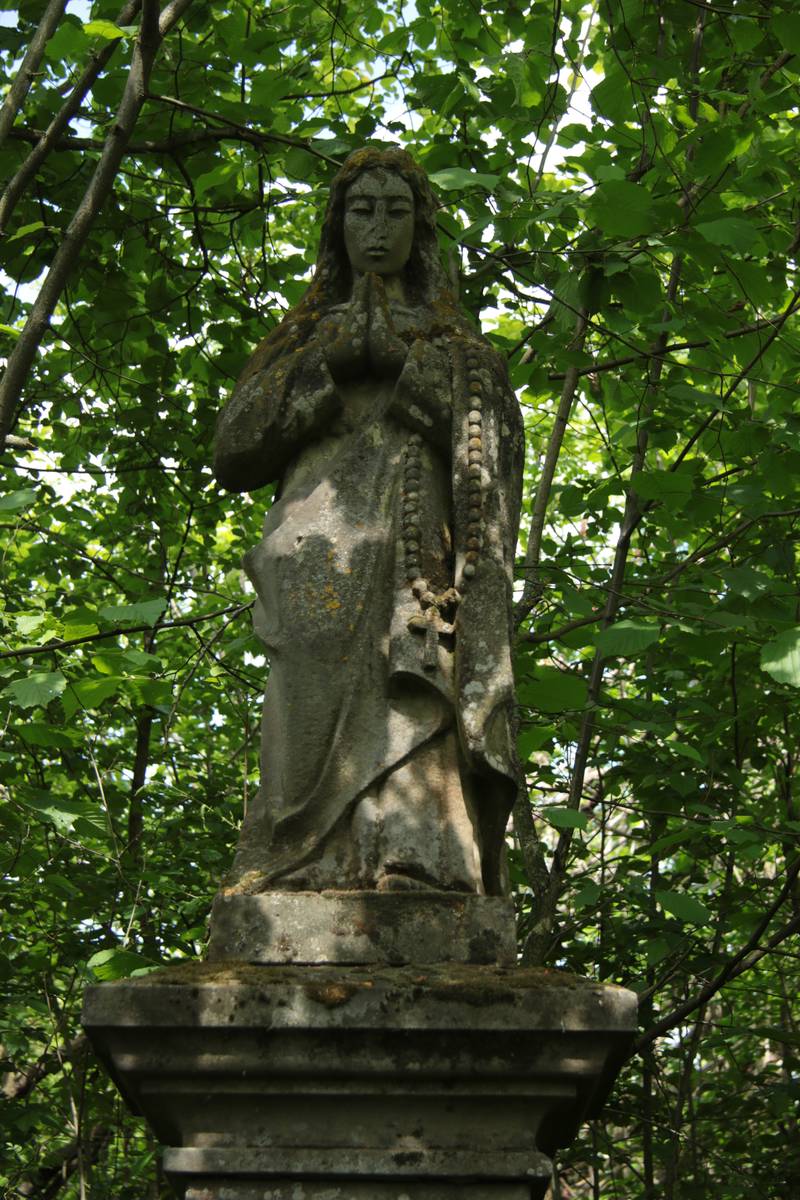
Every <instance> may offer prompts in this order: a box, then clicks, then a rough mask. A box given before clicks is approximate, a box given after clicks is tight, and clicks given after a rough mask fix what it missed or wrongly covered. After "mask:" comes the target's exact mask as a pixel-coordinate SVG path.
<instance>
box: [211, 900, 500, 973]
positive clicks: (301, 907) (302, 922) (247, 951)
mask: <svg viewBox="0 0 800 1200" xmlns="http://www.w3.org/2000/svg"><path fill="white" fill-rule="evenodd" d="M208 957H209V959H210V960H211V961H212V962H218V961H221V960H226V959H236V960H238V961H239V962H249V963H265V964H266V963H342V964H347V963H350V964H358V963H362V964H363V963H375V964H381V963H384V964H389V965H401V964H403V963H409V962H414V963H417V964H420V965H424V964H428V963H441V962H463V963H487V964H488V963H499V964H500V965H503V966H511V965H513V963H514V962H515V961H516V934H515V925H514V908H513V904H512V902H511V900H510V899H507V898H505V897H500V896H471V895H464V894H461V895H459V894H453V893H448V892H264V893H263V894H261V895H259V896H242V895H238V894H233V895H226V894H225V893H224V892H223V893H220V894H219V895H218V896H217V898H216V900H215V901H214V908H213V911H212V914H211V942H210V945H209V952H208Z"/></svg>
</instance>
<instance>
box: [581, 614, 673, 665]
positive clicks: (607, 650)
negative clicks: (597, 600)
mask: <svg viewBox="0 0 800 1200" xmlns="http://www.w3.org/2000/svg"><path fill="white" fill-rule="evenodd" d="M660 636H661V626H660V625H659V624H658V623H657V622H656V621H645V620H636V619H630V620H624V621H617V623H616V624H615V625H610V626H609V627H608V629H603V630H602V631H601V632H600V633H599V634H598V635H597V638H596V640H595V645H596V646H597V649H598V650H599V651H600V653H601V654H603V655H604V656H606V657H608V658H613V657H619V658H633V657H635V655H637V654H642V653H643V652H644V651H645V650H646V649H647V648H648V646H652V645H653V643H654V642H657V641H658V639H659V637H660Z"/></svg>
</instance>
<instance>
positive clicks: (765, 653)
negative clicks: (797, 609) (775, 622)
mask: <svg viewBox="0 0 800 1200" xmlns="http://www.w3.org/2000/svg"><path fill="white" fill-rule="evenodd" d="M760 662H761V670H762V671H766V672H767V674H768V675H771V676H772V678H773V679H777V681H778V683H789V684H791V686H792V687H800V626H796V627H795V628H794V629H786V630H784V632H783V633H779V634H778V636H777V637H776V638H773V640H772V641H771V642H767V644H766V645H765V646H762V647H761V658H760Z"/></svg>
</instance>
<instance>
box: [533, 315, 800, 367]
mask: <svg viewBox="0 0 800 1200" xmlns="http://www.w3.org/2000/svg"><path fill="white" fill-rule="evenodd" d="M798 308H800V305H798V304H795V305H794V307H793V308H792V309H791V311H790V312H788V313H786V312H784V313H780V314H779V315H778V316H777V317H762V318H761V320H760V321H751V322H750V324H749V325H741V326H739V328H738V329H730V330H728V332H727V333H723V335H722V336H723V337H724V338H726V339H728V340H730V339H731V338H739V337H744V336H745V335H746V334H748V333H759V332H760V331H761V330H762V329H770V328H772V327H774V325H775V322H776V321H780V322H781V323H782V322H783V321H785V320H786V319H787V317H790V316H792V314H793V313H795V312H797V311H798ZM712 341H713V339H712V338H701V339H698V340H697V341H695V342H672V343H671V344H669V345H667V346H665V347H664V351H663V353H664V355H667V354H675V353H677V352H678V351H679V350H702V349H704V348H705V347H706V346H710V345H711V344H712ZM652 354H653V350H652V348H650V347H648V348H644V347H643V348H642V349H641V350H640V351H639V352H638V353H636V354H626V355H624V356H622V357H620V358H612V359H608V360H607V361H606V362H601V363H592V364H591V366H587V367H570V370H569V371H551V372H550V374H549V375H548V376H547V378H548V379H549V380H551V381H552V382H554V383H556V382H558V381H559V380H562V379H566V378H567V377H568V375H569V374H570V372H571V371H573V370H574V371H575V372H576V373H577V375H579V376H581V375H600V374H601V373H602V372H603V371H615V370H616V369H617V367H626V366H628V364H629V363H634V362H639V361H640V360H641V359H642V358H650V357H651V356H652Z"/></svg>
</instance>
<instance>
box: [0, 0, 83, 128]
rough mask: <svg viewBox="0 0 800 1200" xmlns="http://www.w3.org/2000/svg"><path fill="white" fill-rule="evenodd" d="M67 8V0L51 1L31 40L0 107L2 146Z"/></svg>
mask: <svg viewBox="0 0 800 1200" xmlns="http://www.w3.org/2000/svg"><path fill="white" fill-rule="evenodd" d="M66 6H67V3H66V0H50V3H49V4H48V5H47V8H46V9H45V10H44V14H43V16H42V19H41V21H40V22H39V25H38V27H37V29H36V33H35V34H34V35H33V37H32V38H31V40H30V43H29V45H28V49H27V50H26V51H25V57H24V58H23V60H22V65H21V66H20V69H19V71H18V72H17V74H16V77H15V79H14V82H13V83H12V84H11V87H10V88H9V89H8V92H7V93H6V98H5V100H4V101H3V104H2V107H0V146H2V144H3V142H4V141H5V140H6V137H7V136H8V131H9V130H10V129H11V126H12V125H13V124H14V121H15V119H16V116H17V113H18V112H19V110H20V108H21V107H22V102H23V100H24V99H25V97H26V96H27V94H28V92H29V90H30V86H31V84H32V83H33V80H34V76H35V75H36V71H37V69H38V67H39V63H40V62H41V61H42V56H43V54H44V51H45V47H46V46H47V43H48V42H49V41H50V38H51V37H52V36H53V33H54V32H55V28H56V26H57V25H58V22H59V21H60V20H61V18H62V16H63V15H64V9H65V8H66Z"/></svg>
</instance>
